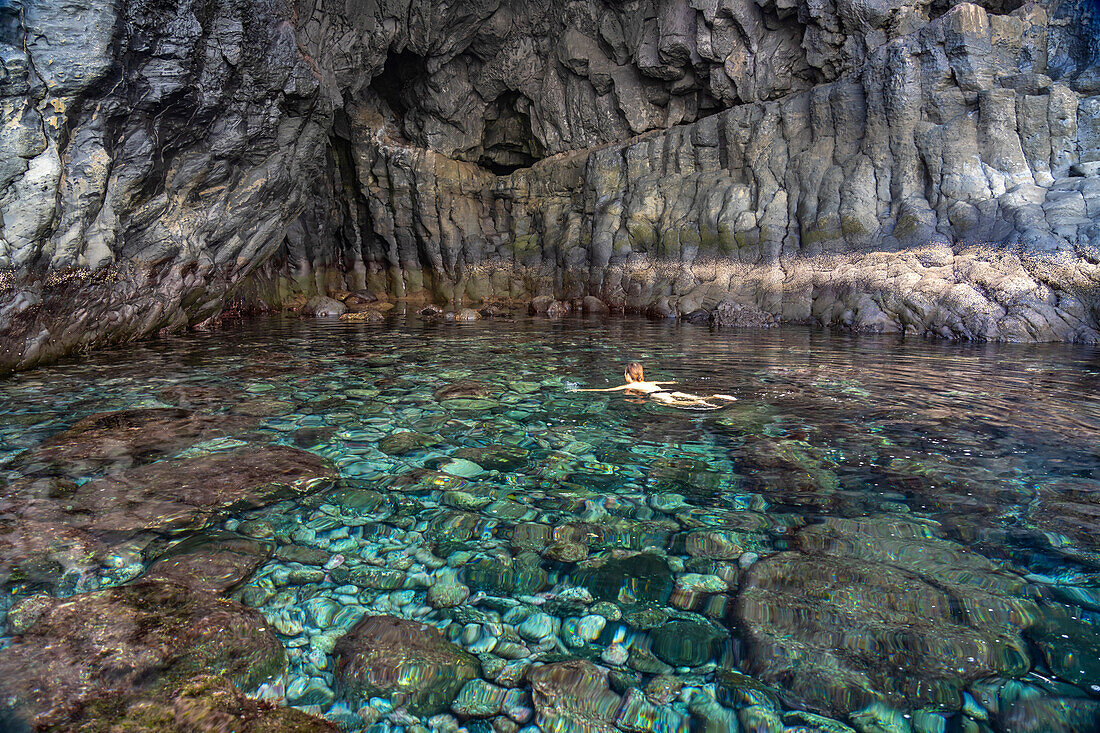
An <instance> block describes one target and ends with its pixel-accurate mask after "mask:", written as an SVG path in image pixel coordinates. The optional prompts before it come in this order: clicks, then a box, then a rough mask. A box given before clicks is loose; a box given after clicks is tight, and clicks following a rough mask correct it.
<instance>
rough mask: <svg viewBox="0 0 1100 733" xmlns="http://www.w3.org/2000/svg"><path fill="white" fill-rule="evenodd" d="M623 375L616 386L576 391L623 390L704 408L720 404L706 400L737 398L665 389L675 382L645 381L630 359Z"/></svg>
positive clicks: (672, 402)
mask: <svg viewBox="0 0 1100 733" xmlns="http://www.w3.org/2000/svg"><path fill="white" fill-rule="evenodd" d="M623 377H624V378H625V379H626V384H621V385H619V386H618V387H608V388H607V389H578V390H577V391H578V392H619V391H623V392H626V393H627V394H643V395H646V396H648V397H650V398H652V399H654V400H657V401H658V402H663V403H665V404H666V405H672V406H673V407H701V408H704V409H716V408H718V407H721V405H715V404H712V403H710V402H707V400H728V401H731V402H732V401H734V400H736V399H737V398H736V397H732V396H730V395H728V394H712V395H710V396H709V397H701V396H699V395H697V394H689V393H687V392H673V391H670V390H667V389H665V388H664V387H663V386H662V385H665V384H676V382H647V381H645V375H644V373H643V371H642V365H641V364H639V363H638V362H636V361H632V362H630V363H629V364H627V365H626V371H625V372H624V373H623Z"/></svg>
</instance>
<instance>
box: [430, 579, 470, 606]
mask: <svg viewBox="0 0 1100 733" xmlns="http://www.w3.org/2000/svg"><path fill="white" fill-rule="evenodd" d="M469 597H470V589H469V587H468V586H465V585H462V584H461V583H433V584H432V585H430V586H428V598H427V600H428V605H429V606H431V607H432V608H454V607H455V606H459V605H462V604H463V603H464V602H465V601H466V599H467V598H469Z"/></svg>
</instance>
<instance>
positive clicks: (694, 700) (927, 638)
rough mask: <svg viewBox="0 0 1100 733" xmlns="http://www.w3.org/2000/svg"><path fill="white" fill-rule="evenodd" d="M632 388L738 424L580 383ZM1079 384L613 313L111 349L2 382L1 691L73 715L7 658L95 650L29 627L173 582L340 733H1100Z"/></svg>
mask: <svg viewBox="0 0 1100 733" xmlns="http://www.w3.org/2000/svg"><path fill="white" fill-rule="evenodd" d="M632 360H637V361H640V362H642V363H643V364H644V365H645V367H646V373H647V378H649V379H662V380H676V381H677V382H678V384H677V387H676V388H677V389H684V390H688V391H692V392H697V393H701V394H711V393H716V392H720V393H727V394H733V395H736V396H737V397H738V401H737V402H735V403H732V404H730V405H729V406H728V407H723V408H722V409H718V410H712V411H686V410H678V409H674V408H671V407H668V406H665V405H662V404H656V403H653V402H647V401H645V400H644V399H640V398H636V397H629V396H626V395H624V394H622V393H608V394H601V393H581V392H576V391H574V390H573V388H574V387H576V386H583V387H609V386H615V385H617V384H620V383H621V381H622V370H623V366H624V364H625V363H626V362H628V361H632ZM1098 388H1100V352H1098V351H1097V350H1095V349H1089V348H1078V347H1070V346H1062V345H1057V346H1054V345H1026V346H1024V345H1020V346H1017V345H970V344H955V343H932V342H927V341H912V340H910V341H902V340H899V339H894V338H885V337H883V338H878V337H852V336H845V335H835V334H829V333H824V332H815V331H808V330H798V329H791V330H776V331H765V332H744V331H742V332H736V331H734V332H728V331H724V332H712V331H710V330H708V329H706V328H702V327H696V326H689V325H678V324H670V323H658V322H651V321H644V320H633V319H621V320H612V321H607V322H596V321H581V320H575V321H568V320H567V321H563V322H549V321H546V320H520V321H519V322H514V323H504V322H498V321H488V322H484V321H483V322H478V323H472V324H461V325H454V324H447V325H443V324H424V323H420V322H419V321H416V320H409V321H408V322H402V323H400V324H390V325H381V326H377V325H359V324H349V323H343V322H337V321H331V322H325V321H317V322H312V321H311V322H304V321H296V320H291V319H282V318H272V319H265V320H259V321H252V322H247V323H245V324H242V325H240V326H235V327H232V328H228V329H226V330H223V331H218V332H213V333H200V334H191V335H187V336H186V337H173V338H165V339H161V340H157V341H151V342H147V343H142V344H137V345H131V346H126V347H119V348H116V349H112V350H107V351H103V352H98V353H96V354H93V355H91V356H88V357H87V358H84V359H81V360H79V361H71V362H67V363H63V364H59V365H56V366H52V367H48V368H44V369H40V370H37V371H34V372H29V373H25V374H17V375H14V376H12V377H9V378H7V379H5V380H3V381H0V471H2V472H3V473H2V475H3V476H4V479H5V481H6V483H7V486H8V488H7V490H6V491H5V496H4V497H3V499H2V500H0V502H2V504H0V506H2V510H3V512H4V515H3V517H2V518H0V581H2V582H3V584H4V587H5V589H6V590H7V591H8V592H7V593H6V594H5V595H4V599H3V600H2V601H0V612H4V613H5V614H7V611H8V610H9V609H12V608H13V607H14V609H15V610H13V611H12V612H11V613H10V614H7V615H9V616H10V617H9V618H8V622H7V626H6V628H5V632H4V633H5V634H6V636H4V637H3V644H4V645H5V646H6V647H7V648H5V649H3V650H0V672H2V673H4V674H6V675H12V679H15V678H18V681H17V682H14V683H11V684H12V689H13V690H14V692H13V693H12V694H13V697H12V698H11V699H12V700H15V699H16V697H18V696H19V695H20V694H23V693H21V692H20V690H31V689H39V688H42V687H44V686H45V687H48V686H49V685H51V684H54V683H55V682H56V684H57V685H58V688H57V689H58V690H62V691H64V690H67V688H64V687H63V685H62V683H61V682H57V681H56V680H63V679H65V673H64V672H62V673H56V674H54V672H51V674H54V678H56V680H55V679H54V678H51V679H46V678H43V677H34V674H33V673H32V672H30V671H28V670H26V669H24V667H25V664H24V663H22V662H20V661H19V660H22V659H26V658H28V655H31V657H30V658H33V655H32V654H31V652H32V651H33V650H32V649H31V647H30V646H28V645H29V644H31V642H30V641H29V639H31V638H32V637H33V636H34V634H35V633H38V634H39V635H40V636H44V637H46V636H51V635H65V634H80V633H84V632H82V631H79V630H77V631H73V630H72V629H71V628H69V627H65V626H62V625H61V624H60V622H59V621H57V619H59V618H61V616H60V614H61V611H60V610H58V609H57V608H54V607H53V606H50V605H49V604H50V603H52V601H49V600H48V598H47V596H56V597H69V596H74V595H76V594H81V595H77V600H79V599H80V598H84V597H85V596H84V595H83V594H89V593H91V592H93V591H96V590H97V589H104V588H110V587H115V586H120V585H123V584H136V585H133V586H132V587H134V588H138V589H150V588H152V589H156V588H162V587H171V588H177V586H179V587H180V588H182V587H184V586H185V587H186V588H189V589H190V590H176V591H173V593H174V594H175V595H172V594H169V595H171V597H173V598H177V597H179V594H180V593H183V594H184V596H185V597H186V598H191V597H192V596H191V595H188V594H192V593H197V594H200V596H201V597H202V598H206V597H207V596H205V595H201V594H209V593H213V594H222V595H228V596H229V597H230V598H232V599H235V600H236V601H240V602H242V603H243V604H244V606H247V607H251V608H254V609H256V610H257V611H258V612H259V614H262V616H254V617H252V616H247V614H246V612H247V613H253V612H252V611H247V609H242V611H241V613H242V614H245V615H242V616H241V617H240V618H238V619H236V620H235V621H234V623H235V624H237V626H239V627H240V628H241V629H247V627H248V626H249V624H251V625H252V627H259V626H260V625H262V628H259V631H258V632H256V633H259V632H262V633H263V634H273V635H274V636H272V637H271V638H272V639H277V640H278V642H279V643H281V645H282V646H283V648H284V649H285V652H286V659H287V672H286V673H285V674H283V673H282V672H281V668H277V667H278V664H279V663H281V662H279V660H278V659H275V658H273V657H271V656H270V649H269V648H268V646H269V645H268V646H265V644H266V643H267V642H263V643H261V641H257V640H253V641H247V639H246V638H245V637H248V634H249V633H252V632H250V631H241V632H240V634H239V635H240V639H238V641H240V643H241V644H243V645H244V646H243V647H242V648H245V649H246V650H248V653H249V654H251V655H252V656H250V657H248V658H249V659H254V660H264V661H262V663H261V662H260V661H255V662H250V665H252V667H253V668H254V667H256V666H257V665H259V666H263V665H268V664H269V663H270V664H274V665H275V666H272V667H270V669H269V668H268V667H267V666H264V667H263V668H264V670H268V671H267V672H265V674H266V676H262V675H261V676H260V677H257V676H256V674H253V673H252V672H248V673H247V674H245V673H243V672H242V673H240V674H245V676H244V677H241V676H238V677H234V678H233V679H232V681H233V682H234V683H235V684H237V685H238V686H240V687H242V689H245V691H246V692H254V694H257V695H259V696H261V697H263V698H265V699H270V700H273V701H277V702H280V703H283V702H285V703H287V704H290V705H294V706H296V707H298V708H300V709H303V710H305V711H307V712H311V713H314V714H316V715H322V716H325V717H327V718H329V719H330V720H332V721H334V722H336V723H337V724H339V725H341V726H342V727H344V728H346V729H352V730H357V729H365V728H369V729H371V730H375V731H384V730H409V731H412V730H419V729H420V728H418V727H417V726H420V725H425V726H428V727H430V728H431V729H433V730H448V729H454V726H457V725H461V726H463V727H465V728H466V729H467V730H470V731H474V730H477V731H482V730H484V731H488V730H498V731H500V730H505V731H514V730H520V729H529V730H530V731H534V730H536V728H535V727H531V726H537V727H538V728H537V729H541V730H544V731H614V730H621V731H646V730H662V731H665V730H667V731H677V730H688V729H689V728H691V729H692V730H707V731H711V730H714V731H718V730H738V729H743V730H752V731H784V730H785V731H791V732H792V733H793V732H794V731H813V730H820V731H844V730H853V729H855V730H858V731H861V732H862V731H871V730H875V731H878V730H889V731H910V732H912V731H915V732H916V733H932V732H941V733H942V732H944V731H966V732H968V733H969V732H970V731H986V732H989V731H993V732H996V733H1001V732H1004V733H1009V732H1010V731H1011V732H1012V733H1019V732H1021V731H1025V732H1026V731H1035V732H1036V733H1038V732H1040V731H1081V732H1087V731H1093V730H1100V531H1098V530H1100V524H1098V522H1097V519H1098V518H1100V504H1098V502H1100V453H1098V448H1097V441H1096V436H1097V434H1098V428H1100V389H1098ZM164 583H169V584H175V585H170V586H163V585H158V584H164ZM128 587H129V586H128ZM142 592H144V591H142ZM157 592H158V593H160V592H161V591H157ZM150 593H152V591H150ZM34 594H38V596H36V599H37V600H34V601H33V603H29V604H28V603H27V602H25V601H23V599H26V598H27V597H28V596H32V595H34ZM43 594H45V595H43ZM153 595H154V596H155V594H153ZM87 597H88V598H92V596H87ZM94 597H95V599H96V600H95V604H99V605H95V609H97V610H96V611H95V612H96V613H102V614H103V615H104V617H107V616H109V615H110V614H111V613H113V611H111V610H110V609H111V608H114V606H112V605H111V604H117V603H123V602H125V603H133V602H135V601H134V600H133V598H132V597H131V596H125V595H118V594H117V593H116V595H113V596H104V595H102V594H100V595H97V596H94ZM158 597H159V596H158ZM165 597H167V596H165ZM196 597H198V596H196ZM21 601H23V602H21ZM182 602H183V601H180V603H182ZM17 603H18V605H16V604H17ZM187 603H191V601H187ZM101 606H102V608H101ZM200 606H201V604H199V605H198V606H196V607H200ZM201 608H206V606H201ZM43 609H46V610H43ZM49 609H53V610H49ZM104 609H106V610H104ZM148 612H150V611H149V609H147V608H145V609H144V610H142V611H141V613H148ZM196 613H197V612H196ZM204 613H205V611H204ZM370 617H383V618H378V619H371V618H370ZM249 619H253V621H249ZM255 619H259V621H256V620H255ZM364 619H366V620H364ZM412 622H416V623H414V624H413V625H411V626H410V625H408V624H410V623H412ZM36 623H37V624H38V626H37V627H36V626H35V624H36ZM66 623H70V624H71V623H72V621H71V620H70V621H68V622H66ZM143 623H145V622H143ZM149 623H152V622H149ZM419 624H426V625H428V626H431V627H434V629H436V630H438V631H432V630H431V629H423V627H422V626H420V625H419ZM36 628H37V632H36V631H35V629H36ZM47 628H48V629H49V631H48V632H47V631H43V629H47ZM67 628H69V630H66V629H67ZM234 628H237V627H234ZM128 638H129V637H128ZM264 638H265V639H266V638H267V637H264ZM43 643H46V642H43ZM127 643H136V642H133V640H132V638H131V641H130V642H127ZM143 643H144V642H143ZM272 643H273V642H272ZM50 648H53V647H52V646H50ZM234 648H236V647H234ZM173 653H175V652H173ZM179 653H180V654H182V653H183V652H179ZM204 653H205V652H204ZM173 658H175V657H173ZM211 658H213V657H211ZM271 659H275V662H271ZM208 663H209V664H212V663H211V662H208ZM21 664H23V665H24V666H23V667H21V666H20V665H21ZM80 664H85V662H79V663H78V662H72V665H71V666H72V669H73V670H75V671H72V675H73V679H74V680H75V679H76V678H77V677H80V676H81V675H83V676H84V678H86V677H87V676H88V674H89V672H88V671H87V669H86V668H85V667H80ZM158 664H160V665H161V667H163V666H164V665H165V664H168V662H163V660H162V661H161V662H158ZM62 666H64V665H62ZM238 666H239V665H238ZM78 667H79V669H77V668H78ZM161 667H158V669H161ZM227 669H228V668H227ZM271 670H274V671H271ZM55 671H56V670H55ZM227 674H228V673H227ZM242 680H245V681H242ZM74 684H75V683H74ZM104 684H106V683H104ZM112 684H115V683H112ZM119 684H121V683H119ZM141 684H143V685H144V684H145V683H144V682H142V683H141ZM21 685H22V687H21ZM257 685H258V687H257ZM51 689H53V688H49V689H47V690H45V692H44V695H43V696H44V697H47V698H48V697H49V696H50V694H51V693H50V690H51ZM74 689H75V687H74ZM143 689H144V688H143ZM146 692H147V691H146ZM146 692H143V693H141V694H146ZM26 694H27V695H29V694H30V693H26ZM57 694H61V693H60V692H58V693H57ZM66 694H76V693H73V692H72V691H71V690H69V691H68V692H67V693H66ZM110 694H116V695H120V696H124V695H134V694H137V693H135V692H134V690H133V689H131V688H129V687H126V688H125V689H124V688H123V687H120V686H118V685H116V687H111V688H110ZM28 699H29V698H28ZM13 704H15V708H16V713H17V714H22V715H26V716H28V717H29V716H32V715H34V714H43V715H44V714H45V713H43V712H41V711H42V710H44V708H42V707H41V706H42V705H46V704H47V703H42V702H41V701H39V702H37V703H34V704H31V703H25V704H24V703H19V702H15V703H13ZM20 705H24V707H20ZM35 705H38V706H39V707H35ZM50 714H56V711H55V712H52V713H50ZM66 714H68V713H66Z"/></svg>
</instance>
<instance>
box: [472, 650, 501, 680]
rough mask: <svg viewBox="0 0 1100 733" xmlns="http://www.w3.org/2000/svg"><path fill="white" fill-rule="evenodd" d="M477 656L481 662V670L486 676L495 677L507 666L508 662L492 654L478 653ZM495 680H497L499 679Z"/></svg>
mask: <svg viewBox="0 0 1100 733" xmlns="http://www.w3.org/2000/svg"><path fill="white" fill-rule="evenodd" d="M477 658H478V661H480V662H481V671H482V673H483V674H484V675H485V676H486V677H491V678H494V679H496V678H497V677H498V675H500V673H501V672H502V671H503V670H504V668H505V667H507V666H508V662H505V661H504V660H503V659H501V658H500V657H498V656H496V655H494V654H479V655H478V657H477ZM497 681H498V682H499V680H497Z"/></svg>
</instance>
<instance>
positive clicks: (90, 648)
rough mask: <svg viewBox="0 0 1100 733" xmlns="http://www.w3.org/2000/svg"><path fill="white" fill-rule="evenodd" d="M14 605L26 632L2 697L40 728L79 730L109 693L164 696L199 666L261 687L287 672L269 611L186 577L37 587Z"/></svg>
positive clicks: (119, 699) (5, 655)
mask: <svg viewBox="0 0 1100 733" xmlns="http://www.w3.org/2000/svg"><path fill="white" fill-rule="evenodd" d="M24 604H26V605H27V609H26V613H22V612H21V610H22V609H21V606H23V605H24ZM13 611H14V612H15V613H16V615H17V617H19V618H20V626H19V629H18V630H19V635H18V636H17V637H16V638H15V641H14V642H13V643H12V644H11V646H9V647H7V648H5V649H2V650H0V688H2V690H0V700H2V701H3V704H4V706H5V707H6V708H7V709H8V710H10V711H11V712H13V713H14V714H15V716H16V718H17V719H24V720H27V721H29V722H31V724H32V725H33V727H35V728H56V729H65V730H69V729H72V728H73V727H75V726H74V725H73V723H74V722H75V721H77V720H80V719H81V718H82V717H83V716H86V715H89V714H94V711H95V710H96V707H97V706H101V705H103V704H104V701H110V702H111V704H112V706H113V708H114V709H118V708H120V707H125V705H126V703H127V702H129V701H136V700H139V699H144V698H150V697H152V698H158V697H159V696H160V695H162V694H165V693H166V692H168V691H170V690H171V689H172V688H174V687H175V686H177V685H179V684H180V683H182V682H185V681H186V680H188V679H190V678H192V677H194V676H196V675H199V674H209V675H217V676H222V677H225V678H226V679H227V680H229V681H231V682H232V683H233V684H235V685H236V686H237V687H239V688H240V689H241V690H242V691H244V692H251V691H253V690H255V689H256V688H257V687H259V686H260V685H261V684H263V683H265V682H270V681H273V680H276V679H278V678H279V677H281V676H282V675H283V674H284V673H285V671H286V656H285V653H284V651H283V647H282V645H281V644H280V643H279V640H278V639H277V638H276V637H275V634H274V633H273V632H272V631H271V630H270V629H269V628H268V625H267V622H266V620H265V619H264V617H263V616H262V615H260V613H259V612H257V611H253V610H252V609H249V608H246V607H245V606H243V605H241V604H239V603H236V602H234V601H230V600H228V599H226V598H223V597H219V596H216V595H214V594H211V593H207V592H204V591H199V590H195V589H193V588H188V587H187V586H183V585H179V584H177V583H172V582H161V581H153V582H150V581H144V582H141V583H137V584H135V585H129V586H122V587H118V588H111V589H109V590H103V591H95V592H92V593H83V594H80V595H76V596H72V597H70V598H64V599H55V598H47V597H44V596H35V597H33V598H31V599H27V600H26V601H23V602H22V603H21V604H18V605H17V606H16V607H15V608H14V609H13Z"/></svg>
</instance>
